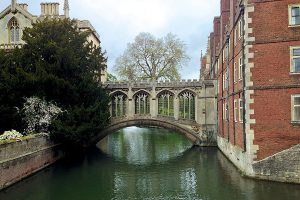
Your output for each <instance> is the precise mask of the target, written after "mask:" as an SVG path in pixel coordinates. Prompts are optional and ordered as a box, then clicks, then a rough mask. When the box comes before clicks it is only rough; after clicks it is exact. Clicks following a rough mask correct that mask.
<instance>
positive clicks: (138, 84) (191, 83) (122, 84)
mask: <svg viewBox="0 0 300 200" xmlns="http://www.w3.org/2000/svg"><path fill="white" fill-rule="evenodd" d="M204 85H205V86H207V87H209V86H210V87H214V85H215V80H205V81H199V80H197V79H194V80H191V79H188V80H181V81H150V80H144V81H117V82H105V83H104V86H106V87H107V88H109V89H115V88H129V87H132V88H143V87H173V88H182V87H183V88H184V87H199V88H201V87H203V86H204Z"/></svg>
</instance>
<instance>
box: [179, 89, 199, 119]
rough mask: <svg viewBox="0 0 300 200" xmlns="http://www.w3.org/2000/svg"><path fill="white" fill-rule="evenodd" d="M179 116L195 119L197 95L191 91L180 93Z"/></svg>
mask: <svg viewBox="0 0 300 200" xmlns="http://www.w3.org/2000/svg"><path fill="white" fill-rule="evenodd" d="M179 118H181V119H188V120H195V95H194V94H193V93H191V92H189V91H185V92H182V93H180V94H179Z"/></svg>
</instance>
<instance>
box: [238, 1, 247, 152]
mask: <svg viewBox="0 0 300 200" xmlns="http://www.w3.org/2000/svg"><path fill="white" fill-rule="evenodd" d="M240 13H241V20H242V27H243V29H242V30H243V32H242V62H243V64H242V76H243V91H242V100H243V137H244V152H246V150H247V141H246V101H245V100H246V98H245V91H246V75H245V45H246V43H245V18H244V16H245V6H244V4H241V5H240Z"/></svg>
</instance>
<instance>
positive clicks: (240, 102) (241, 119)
mask: <svg viewBox="0 0 300 200" xmlns="http://www.w3.org/2000/svg"><path fill="white" fill-rule="evenodd" d="M242 102H243V100H242V99H239V121H240V122H241V123H242V122H243V115H242V113H243V103H242Z"/></svg>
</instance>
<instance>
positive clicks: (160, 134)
mask: <svg viewBox="0 0 300 200" xmlns="http://www.w3.org/2000/svg"><path fill="white" fill-rule="evenodd" d="M170 136H171V137H170ZM97 146H98V147H99V148H100V149H101V150H102V151H103V152H105V153H106V154H108V155H110V156H112V157H114V158H116V159H118V160H119V161H126V162H128V163H131V164H136V165H149V164H153V163H162V162H166V161H168V160H170V159H172V158H175V157H177V156H179V155H181V154H182V153H183V152H184V151H186V150H187V149H189V148H191V147H192V143H191V142H190V141H189V140H187V139H185V138H184V137H183V136H182V135H180V134H177V133H174V132H171V131H168V130H166V129H159V128H138V127H128V128H125V129H122V130H120V131H118V132H116V133H114V134H112V135H109V136H107V137H106V138H104V139H103V140H101V141H100V142H99V143H98V144H97Z"/></svg>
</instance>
